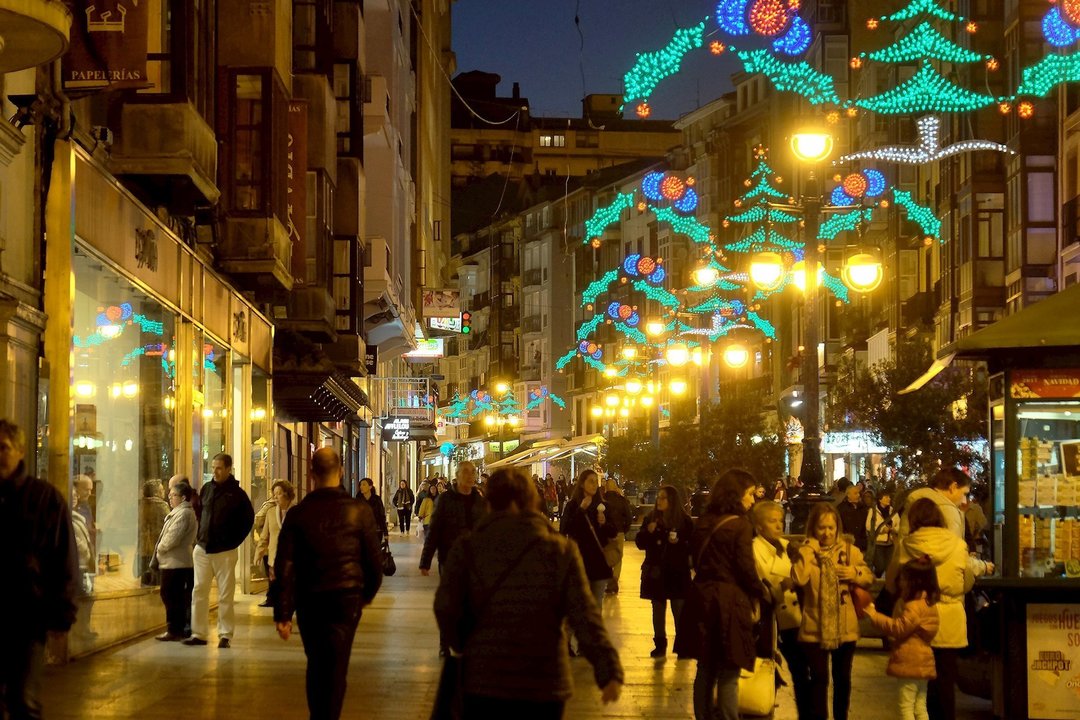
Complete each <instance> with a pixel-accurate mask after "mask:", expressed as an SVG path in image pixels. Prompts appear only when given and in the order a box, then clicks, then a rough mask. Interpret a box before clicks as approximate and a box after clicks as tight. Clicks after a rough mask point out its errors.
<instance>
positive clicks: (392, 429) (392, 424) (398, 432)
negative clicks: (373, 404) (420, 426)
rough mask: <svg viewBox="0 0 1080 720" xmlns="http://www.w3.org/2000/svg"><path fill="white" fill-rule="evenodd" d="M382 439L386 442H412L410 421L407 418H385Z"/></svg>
mask: <svg viewBox="0 0 1080 720" xmlns="http://www.w3.org/2000/svg"><path fill="white" fill-rule="evenodd" d="M382 439H383V440H385V441H387V442H409V441H410V440H412V420H411V419H410V418H407V417H396V418H386V419H385V420H383V424H382Z"/></svg>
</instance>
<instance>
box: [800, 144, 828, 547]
mask: <svg viewBox="0 0 1080 720" xmlns="http://www.w3.org/2000/svg"><path fill="white" fill-rule="evenodd" d="M832 146H833V140H832V136H831V135H829V133H828V132H824V131H822V130H821V129H819V128H816V127H809V128H804V129H800V130H799V131H798V132H796V133H795V134H793V135H792V137H791V149H792V151H793V152H794V154H795V156H796V157H797V158H798V159H799V160H800V161H802V162H803V163H804V164H806V165H808V166H809V167H810V173H809V177H808V178H807V184H806V194H805V196H804V197H803V200H802V205H803V213H804V218H805V220H806V224H805V229H804V232H805V234H806V244H805V245H806V247H805V251H804V255H803V260H804V263H805V273H806V283H805V284H806V290H805V295H804V299H803V303H804V304H803V343H802V344H803V352H802V364H801V370H800V371H801V373H802V386H803V395H804V400H805V403H804V407H805V408H806V413H805V419H804V420H803V430H804V435H803V454H802V464H801V466H800V468H799V480H800V481H801V482H802V488H801V489H800V491H799V492H798V493H796V494H795V495H794V496H793V497H792V502H791V514H792V517H793V522H792V527H791V530H792V532H796V531H801V530H802V529H803V528H805V526H806V519H807V516H808V515H809V514H810V508H811V507H813V505H815V504H816V503H819V502H822V501H825V500H827V499H828V495H827V494H826V492H825V488H824V480H825V472H824V470H823V468H822V462H821V424H820V422H819V415H820V407H819V406H820V398H819V397H818V393H819V391H820V386H819V378H818V370H819V368H818V342H819V341H818V337H819V334H820V333H819V327H818V303H819V302H820V297H821V295H820V292H821V290H820V289H821V283H820V281H819V278H818V272H819V269H820V267H821V255H820V253H819V252H818V233H819V230H820V224H821V205H822V202H821V189H820V187H819V185H818V179H817V176H816V175H815V174H814V168H815V166H816V165H818V164H819V163H821V162H822V161H824V160H825V159H826V158H828V156H829V155H830V154H831V152H832Z"/></svg>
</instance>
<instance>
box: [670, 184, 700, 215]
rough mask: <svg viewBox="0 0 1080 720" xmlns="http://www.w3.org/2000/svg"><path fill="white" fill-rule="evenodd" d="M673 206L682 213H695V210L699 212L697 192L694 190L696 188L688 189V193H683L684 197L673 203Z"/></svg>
mask: <svg viewBox="0 0 1080 720" xmlns="http://www.w3.org/2000/svg"><path fill="white" fill-rule="evenodd" d="M671 206H672V207H674V208H675V209H676V210H678V211H679V212H681V213H692V212H694V211H695V210H697V206H698V194H697V191H696V190H694V188H686V192H685V193H683V196H682V197H681V198H679V199H678V200H676V201H675V202H673V203H671Z"/></svg>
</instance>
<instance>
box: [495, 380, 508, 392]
mask: <svg viewBox="0 0 1080 720" xmlns="http://www.w3.org/2000/svg"><path fill="white" fill-rule="evenodd" d="M509 389H510V386H509V385H507V384H506V383H504V382H500V383H495V392H497V393H499V394H500V395H503V394H504V393H506V391H507V390H509Z"/></svg>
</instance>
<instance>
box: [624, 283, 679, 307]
mask: <svg viewBox="0 0 1080 720" xmlns="http://www.w3.org/2000/svg"><path fill="white" fill-rule="evenodd" d="M631 284H632V285H633V288H634V289H635V290H637V291H638V292H640V293H641V294H643V295H644V296H645V297H647V298H648V299H649V300H652V301H654V302H658V303H660V304H661V305H663V306H664V307H671V308H675V307H678V306H679V299H678V298H677V297H675V296H674V295H672V294H671V292H670V291H668V290H666V289H664V288H662V287H655V286H653V285H649V284H648V283H645V282H643V281H641V280H635V281H634V282H633V283H631Z"/></svg>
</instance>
